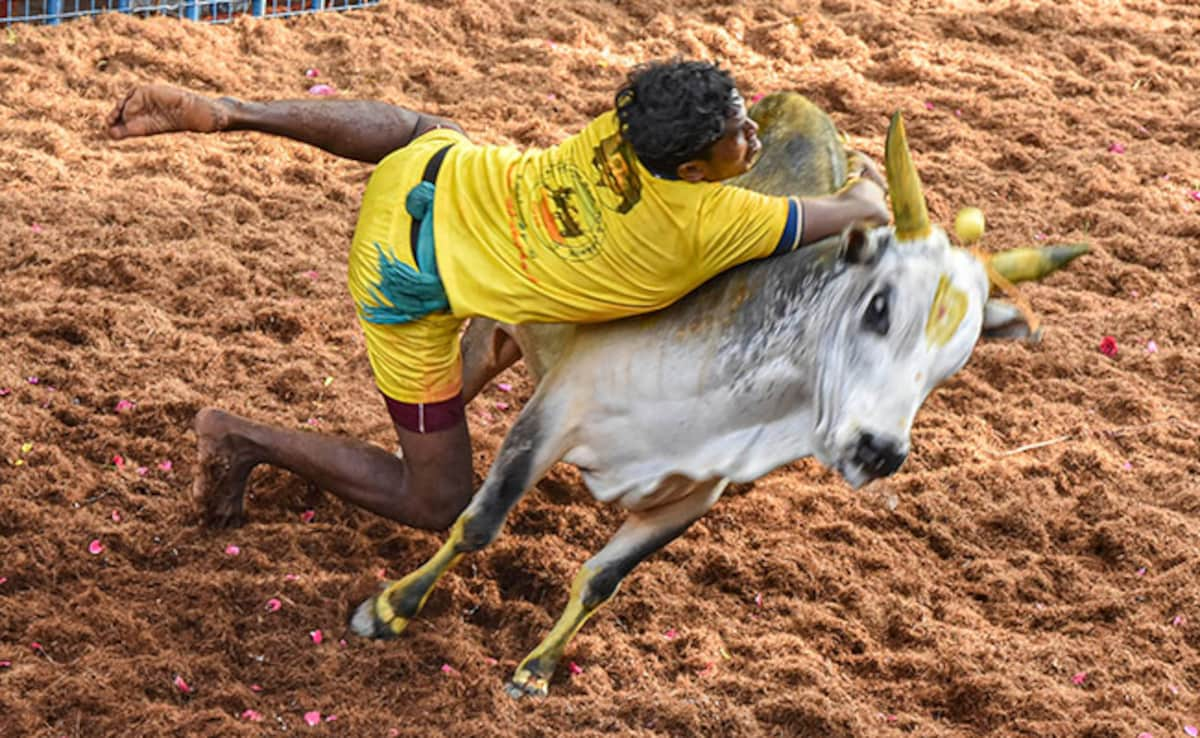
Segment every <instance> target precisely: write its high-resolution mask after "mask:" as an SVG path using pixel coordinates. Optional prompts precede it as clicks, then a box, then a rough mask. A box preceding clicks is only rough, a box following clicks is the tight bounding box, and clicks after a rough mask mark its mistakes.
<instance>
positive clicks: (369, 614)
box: [350, 595, 408, 639]
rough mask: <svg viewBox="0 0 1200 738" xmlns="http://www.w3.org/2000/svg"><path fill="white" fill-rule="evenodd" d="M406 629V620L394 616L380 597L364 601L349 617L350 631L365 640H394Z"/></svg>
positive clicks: (390, 608) (384, 599) (385, 600)
mask: <svg viewBox="0 0 1200 738" xmlns="http://www.w3.org/2000/svg"><path fill="white" fill-rule="evenodd" d="M406 627H408V619H407V618H402V617H399V616H398V615H396V614H395V612H394V611H393V610H392V607H391V605H389V604H388V602H387V599H386V598H385V597H383V596H381V595H376V596H374V597H371V598H370V599H367V600H365V601H364V602H363V603H362V604H360V605H359V606H358V607H357V608H356V609H355V610H354V614H353V615H351V616H350V630H352V631H354V632H355V633H357V634H358V635H360V636H363V637H365V638H383V639H387V638H395V637H396V636H398V635H400V634H401V633H403V632H404V629H405V628H406Z"/></svg>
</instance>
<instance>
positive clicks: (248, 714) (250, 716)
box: [242, 709, 262, 723]
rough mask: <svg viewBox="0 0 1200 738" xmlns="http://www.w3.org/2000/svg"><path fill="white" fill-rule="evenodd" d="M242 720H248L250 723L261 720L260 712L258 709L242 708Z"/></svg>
mask: <svg viewBox="0 0 1200 738" xmlns="http://www.w3.org/2000/svg"><path fill="white" fill-rule="evenodd" d="M242 720H249V721H250V722H252V723H258V722H261V721H262V713H261V712H259V711H258V710H249V709H247V710H242Z"/></svg>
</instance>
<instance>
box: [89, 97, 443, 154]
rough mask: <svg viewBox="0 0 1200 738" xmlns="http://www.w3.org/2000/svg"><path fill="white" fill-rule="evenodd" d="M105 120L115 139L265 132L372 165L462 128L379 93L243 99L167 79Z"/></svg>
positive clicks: (125, 100)
mask: <svg viewBox="0 0 1200 738" xmlns="http://www.w3.org/2000/svg"><path fill="white" fill-rule="evenodd" d="M105 122H106V123H107V125H108V136H109V138H112V139H116V140H120V139H125V138H132V137H136V136H154V135H157V134H161V133H178V132H192V133H217V132H221V131H258V132H261V133H270V134H274V135H276V136H283V137H285V138H290V139H292V140H293V141H299V142H301V143H306V144H310V145H312V146H316V147H318V148H321V149H323V150H325V151H327V152H329V153H331V154H334V155H335V156H341V157H344V158H347V159H356V160H358V161H365V162H369V163H372V164H374V163H378V162H379V161H380V160H382V159H383V157H385V156H387V155H388V154H390V153H392V152H393V151H395V150H397V149H400V148H403V147H404V146H407V145H408V144H409V143H410V142H411V141H412V140H413V139H414V138H416V137H417V136H420V135H421V134H422V133H425V132H427V131H431V130H433V129H435V128H452V129H454V130H456V131H459V132H462V128H461V127H459V125H458V124H457V123H455V122H454V121H451V120H447V119H445V118H440V117H438V116H436V115H429V114H427V113H420V112H417V111H415V110H409V109H408V108H402V107H399V106H397V105H390V104H388V103H384V102H377V101H373V100H277V101H273V102H263V103H259V102H243V101H241V100H236V99H234V98H231V97H221V98H210V97H205V96H204V95H198V94H196V93H194V92H189V91H188V90H184V89H180V88H178V87H170V86H167V85H145V86H143V87H138V88H135V89H134V90H133V91H132V92H130V93H129V94H127V95H126V96H125V97H124V98H123V99H122V100H121V101H120V102H119V103H117V106H116V107H115V108H114V109H113V110H112V112H110V113H109V114H108V117H107V119H106V121H105Z"/></svg>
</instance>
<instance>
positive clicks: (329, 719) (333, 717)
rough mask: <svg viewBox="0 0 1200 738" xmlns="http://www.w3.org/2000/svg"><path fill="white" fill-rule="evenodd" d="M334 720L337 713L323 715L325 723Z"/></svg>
mask: <svg viewBox="0 0 1200 738" xmlns="http://www.w3.org/2000/svg"><path fill="white" fill-rule="evenodd" d="M334 720H337V715H326V716H325V722H327V723H332V722H333V721H334Z"/></svg>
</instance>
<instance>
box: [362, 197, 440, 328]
mask: <svg viewBox="0 0 1200 738" xmlns="http://www.w3.org/2000/svg"><path fill="white" fill-rule="evenodd" d="M434 192H435V188H434V185H433V183H432V182H421V183H420V184H418V185H417V186H416V187H414V188H412V190H410V191H409V193H408V197H407V198H406V199H405V201H404V207H405V209H406V210H408V214H409V215H410V216H412V219H413V221H414V223H415V224H418V225H417V227H416V228H415V229H414V233H415V234H416V238H415V241H416V243H414V244H413V257H414V259H415V261H416V262H417V268H416V269H413V268H412V267H411V266H409V265H408V264H405V263H404V262H402V261H400V260H399V259H397V258H396V256H395V253H394V252H392V251H391V249H390V248H389V249H387V251H386V252H385V250H384V247H383V246H381V245H380V244H379V243H374V244H373V245H374V246H375V252H376V253H377V254H378V255H379V282H378V283H376V284H374V285H372V286H371V296H372V297H373V298H374V299H375V303H376V304H375V305H366V304H361V305H359V307H360V308H361V310H362V316H363V320H365V321H367V322H368V323H374V324H375V325H397V324H401V323H411V322H412V321H414V320H417V319H419V318H423V317H425V316H426V315H429V314H430V313H435V312H438V311H439V310H449V309H450V300H449V298H448V297H446V288H445V287H443V286H442V279H441V277H440V276H438V270H437V255H436V253H435V249H434V243H433V195H434ZM386 303H390V304H386Z"/></svg>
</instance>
